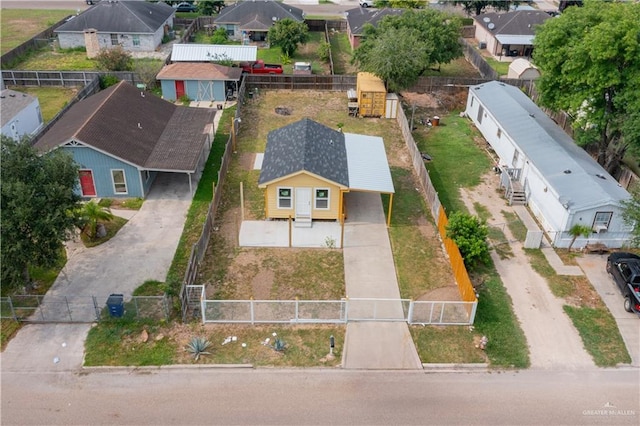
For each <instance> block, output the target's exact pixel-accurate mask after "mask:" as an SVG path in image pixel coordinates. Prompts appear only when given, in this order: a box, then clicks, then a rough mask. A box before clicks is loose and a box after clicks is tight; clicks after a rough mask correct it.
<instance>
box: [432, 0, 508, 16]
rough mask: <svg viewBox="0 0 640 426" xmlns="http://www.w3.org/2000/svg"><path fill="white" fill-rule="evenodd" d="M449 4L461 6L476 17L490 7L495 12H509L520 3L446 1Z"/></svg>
mask: <svg viewBox="0 0 640 426" xmlns="http://www.w3.org/2000/svg"><path fill="white" fill-rule="evenodd" d="M444 1H445V2H447V3H453V4H455V5H461V6H462V7H463V8H464V11H465V12H467V14H468V15H471V14H475V15H476V16H478V15H480V14H481V13H484V12H485V11H486V9H487V8H488V7H491V8H493V9H494V10H497V11H499V10H509V9H510V8H511V6H512V5H517V4H518V3H520V2H519V1H511V0H444Z"/></svg>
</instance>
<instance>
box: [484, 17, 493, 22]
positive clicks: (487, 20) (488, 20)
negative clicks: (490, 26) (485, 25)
mask: <svg viewBox="0 0 640 426" xmlns="http://www.w3.org/2000/svg"><path fill="white" fill-rule="evenodd" d="M482 20H483V21H484V22H491V19H490V18H489V17H488V16H485V17H484V18H482Z"/></svg>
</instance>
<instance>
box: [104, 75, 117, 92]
mask: <svg viewBox="0 0 640 426" xmlns="http://www.w3.org/2000/svg"><path fill="white" fill-rule="evenodd" d="M119 81H120V79H119V78H118V77H116V76H115V75H110V74H107V75H101V76H100V90H104V89H106V88H107V87H111V86H113V85H114V84H117V83H118V82H119Z"/></svg>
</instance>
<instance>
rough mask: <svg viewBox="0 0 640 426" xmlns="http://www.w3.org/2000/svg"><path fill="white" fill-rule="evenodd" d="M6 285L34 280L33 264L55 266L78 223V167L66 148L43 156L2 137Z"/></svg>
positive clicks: (0, 200)
mask: <svg viewBox="0 0 640 426" xmlns="http://www.w3.org/2000/svg"><path fill="white" fill-rule="evenodd" d="M1 153H2V168H1V176H2V187H1V188H0V193H1V197H0V205H1V209H2V216H1V218H0V223H1V230H2V245H1V246H0V252H1V261H2V264H1V270H2V284H3V286H4V285H7V286H10V287H15V286H19V285H20V284H28V283H29V281H30V279H29V274H28V267H29V265H37V266H43V267H47V266H52V265H53V264H55V263H56V261H57V260H58V259H59V257H60V249H61V247H62V242H63V241H65V240H66V239H67V238H68V236H69V235H70V232H72V231H73V229H74V227H75V225H76V217H75V215H74V211H75V210H76V209H77V207H78V201H79V199H80V198H79V196H78V195H77V194H76V193H75V192H74V188H75V186H76V183H77V179H78V166H77V165H76V164H75V163H74V161H73V159H72V158H71V157H70V156H69V155H68V154H65V153H63V152H62V151H61V150H58V151H54V152H53V153H50V154H47V155H43V156H39V155H37V153H36V152H35V150H34V149H33V148H32V147H31V146H30V144H29V143H28V140H24V141H21V142H16V141H14V140H13V139H11V138H8V137H6V136H2V140H1Z"/></svg>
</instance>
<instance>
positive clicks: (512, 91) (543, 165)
mask: <svg viewBox="0 0 640 426" xmlns="http://www.w3.org/2000/svg"><path fill="white" fill-rule="evenodd" d="M469 93H470V94H473V95H474V96H475V97H476V98H477V99H478V100H479V101H480V102H481V103H482V105H484V107H485V110H486V112H487V113H488V114H490V115H491V116H492V117H493V118H494V119H495V121H496V122H497V123H499V125H500V126H501V127H502V129H503V130H504V132H505V133H506V134H507V135H508V137H509V138H510V139H511V140H512V141H513V142H514V144H515V145H516V147H517V148H518V149H519V150H520V151H521V152H522V153H523V154H524V155H525V156H526V157H527V160H529V161H530V162H531V163H532V164H533V166H534V167H535V168H536V169H537V170H538V171H539V172H540V174H541V175H542V177H543V179H545V180H546V181H547V182H548V185H549V187H550V188H551V190H552V191H553V192H554V193H555V194H557V195H558V198H559V199H560V200H563V202H568V203H569V206H570V207H569V209H570V210H573V211H576V210H584V209H588V208H593V207H597V206H599V205H607V204H618V203H619V202H620V201H621V200H626V199H628V198H629V197H630V195H629V193H628V192H627V191H626V190H625V189H624V188H622V187H621V186H620V185H619V184H618V182H617V181H616V180H615V179H614V178H613V177H612V176H611V175H610V174H609V173H607V172H606V171H605V170H604V168H602V166H600V164H598V163H597V162H596V161H595V160H594V159H593V158H591V156H589V154H587V152H586V151H585V150H583V149H582V148H580V147H579V146H578V145H576V144H575V142H574V141H573V139H571V138H570V137H569V135H567V134H566V133H565V132H564V131H563V130H562V129H561V128H560V127H558V126H557V125H556V124H555V123H554V122H553V121H552V120H551V119H550V118H549V117H548V116H547V115H546V114H545V113H544V111H542V110H541V109H540V108H538V106H537V105H536V104H535V103H534V102H533V101H532V100H531V99H529V98H528V97H527V95H525V94H524V93H523V92H522V91H521V90H520V89H519V88H517V87H514V86H510V85H507V84H504V83H500V82H497V81H492V82H489V83H484V84H479V85H477V86H471V87H470V92H469ZM565 171H570V172H569V173H567V172H565Z"/></svg>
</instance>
